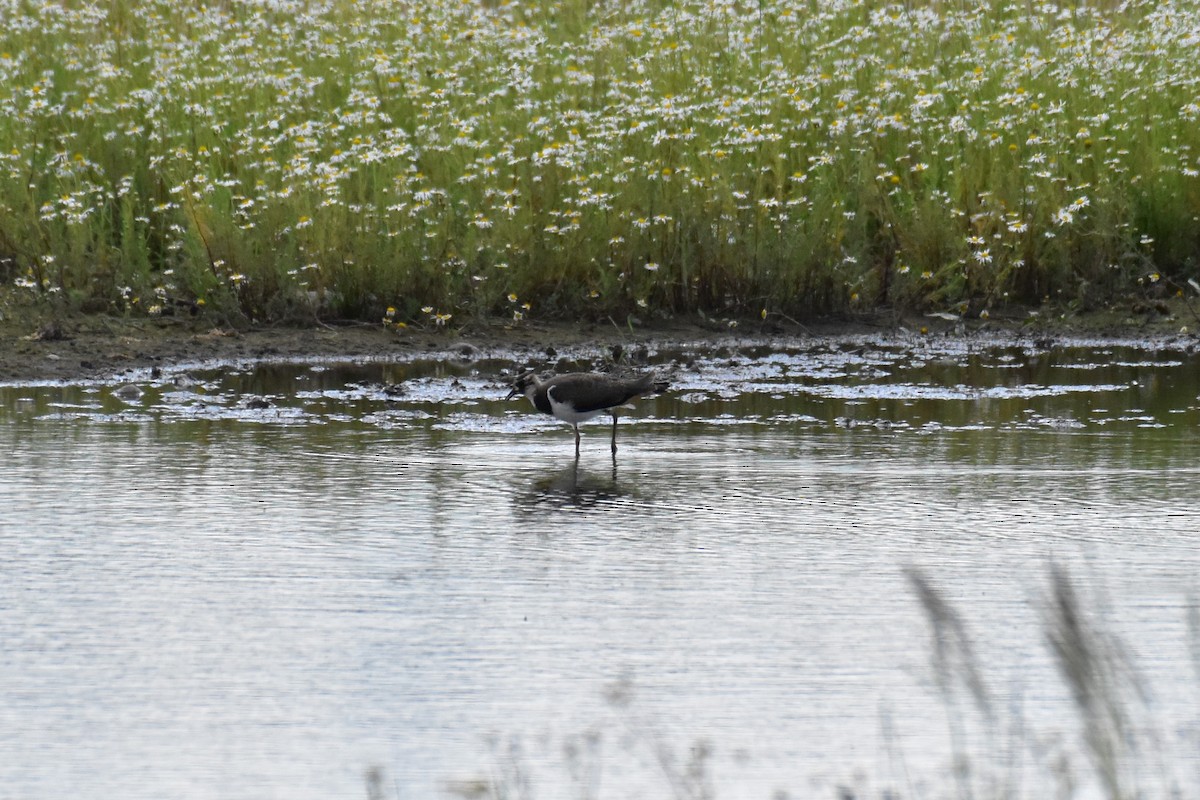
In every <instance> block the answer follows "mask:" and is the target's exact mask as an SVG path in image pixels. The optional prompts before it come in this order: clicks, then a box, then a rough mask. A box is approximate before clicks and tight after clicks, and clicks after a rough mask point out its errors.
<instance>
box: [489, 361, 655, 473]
mask: <svg viewBox="0 0 1200 800" xmlns="http://www.w3.org/2000/svg"><path fill="white" fill-rule="evenodd" d="M668 386H670V381H668V380H666V379H664V378H661V377H659V376H657V375H654V374H651V373H646V374H645V375H635V376H632V377H618V376H615V375H607V374H605V373H602V372H569V373H567V374H565V375H554V376H552V377H550V378H547V379H546V380H540V379H539V378H538V376H537V375H536V374H534V373H533V372H526V373H524V374H522V375H519V376H517V378H516V380H514V381H513V383H512V391H510V392H509V393H508V397H506V398H505V399H506V400H511V399H513V398H514V397H516V396H517V395H519V394H523V395H525V396H526V397H528V398H529V402H531V403H533V407H534V408H536V409H537V410H538V411H541V412H542V413H544V414H551V415H553V416H555V417H557V418H558V419H561V420H562V421H563V422H569V423H571V427H573V428H574V429H575V457H576V458H578V457H579V423H581V422H583V421H585V420H589V419H591V418H592V417H598V416H600V415H601V414H610V415H612V418H613V429H612V451H613V454H614V455H615V454H616V452H617V409H618V408H620V407H622V406H625V405H627V404H628V403H630V402H631V401H633V400H636V399H637V398H639V397H642V396H643V395H647V394H652V393H657V392H664V391H666V390H667V387H668Z"/></svg>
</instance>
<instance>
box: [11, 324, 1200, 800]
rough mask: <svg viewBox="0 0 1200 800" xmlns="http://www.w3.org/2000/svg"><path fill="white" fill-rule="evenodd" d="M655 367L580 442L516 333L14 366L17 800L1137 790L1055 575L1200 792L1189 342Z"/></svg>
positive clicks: (1149, 732) (1146, 720)
mask: <svg viewBox="0 0 1200 800" xmlns="http://www.w3.org/2000/svg"><path fill="white" fill-rule="evenodd" d="M596 355H597V354H596V353H565V354H560V355H559V356H558V358H556V359H555V360H559V359H561V360H562V362H563V363H562V366H564V367H569V366H572V365H576V366H578V365H583V364H585V363H586V362H584V361H583V359H584V358H586V357H591V356H596ZM641 355H643V356H644V361H645V363H646V365H647V368H653V369H656V370H660V371H664V372H670V373H672V375H673V379H674V385H673V387H672V389H671V390H670V391H669V392H668V393H667V394H665V395H663V396H660V397H657V398H650V399H646V400H643V401H640V402H639V404H638V408H637V409H636V410H633V411H630V412H628V413H627V415H626V416H625V417H624V418H623V419H622V420H621V422H620V425H619V429H618V444H619V445H620V451H619V453H618V454H617V455H616V457H615V458H614V457H612V456H611V455H610V453H609V448H608V427H607V424H606V423H605V422H604V419H603V418H602V419H600V420H597V421H596V422H593V423H586V424H584V425H583V426H582V431H583V447H582V454H581V457H580V459H579V461H578V462H576V461H575V459H574V448H573V438H572V435H571V431H570V427H569V426H567V425H564V424H562V423H559V422H557V421H555V420H553V419H550V418H548V417H541V416H538V415H535V414H533V413H531V411H532V409H531V408H530V407H529V406H528V404H527V403H526V402H525V401H524V400H523V399H521V400H519V401H513V402H510V403H506V402H504V401H503V397H504V394H505V392H506V389H507V381H508V380H509V379H510V378H509V377H507V376H509V375H511V374H512V372H513V370H516V369H519V368H520V367H521V366H522V365H521V364H516V363H514V362H513V360H512V357H511V354H504V353H477V354H474V356H473V358H472V359H471V360H469V361H468V360H462V359H459V360H455V359H453V358H443V359H431V360H426V361H409V362H404V363H365V364H317V363H305V364H269V365H258V366H255V365H252V364H226V365H184V366H182V367H179V368H178V369H167V370H164V371H163V372H162V373H161V374H156V375H154V376H151V375H150V374H133V375H129V376H126V378H125V379H124V380H125V381H127V382H128V384H129V385H128V386H124V387H123V386H122V385H121V384H111V385H101V384H97V385H38V386H7V387H0V422H2V424H0V452H3V453H4V468H3V472H2V473H0V552H2V553H3V562H2V566H0V570H2V576H0V797H14V798H16V797H19V798H24V799H25V800H31V799H34V798H62V797H76V798H92V797H94V798H116V797H119V798H123V800H136V799H138V798H212V797H220V798H248V799H249V798H254V799H255V800H260V799H261V798H272V797H279V798H289V800H307V798H313V799H314V800H316V799H318V798H321V799H325V798H343V797H365V796H371V797H400V798H426V797H455V796H498V797H529V798H532V797H541V798H566V797H580V798H598V797H612V798H637V797H645V798H663V797H708V796H714V797H716V798H722V799H724V798H773V797H783V796H789V797H835V796H837V792H838V791H839V789H838V787H843V788H844V789H845V790H846V791H849V792H850V793H851V794H852V795H853V796H857V797H884V796H888V795H887V792H892V793H893V794H892V795H891V796H895V797H904V798H907V797H921V796H937V797H944V796H955V795H958V796H962V795H963V794H965V793H975V794H978V795H981V796H988V795H989V794H990V795H991V796H997V795H998V794H999V792H1000V790H1001V789H1003V788H1004V787H1008V788H1009V789H1012V790H1013V793H1014V794H1016V795H1017V796H1036V797H1049V796H1063V797H1067V796H1077V797H1088V796H1099V795H1098V793H1097V792H1098V786H1099V785H1100V783H1101V777H1100V776H1101V775H1102V774H1103V770H1102V769H1100V768H1099V767H1097V766H1096V762H1095V760H1094V759H1093V758H1092V757H1091V754H1090V752H1089V750H1088V746H1087V743H1086V741H1085V739H1084V738H1083V736H1082V731H1083V729H1084V726H1083V723H1082V719H1081V717H1082V715H1081V713H1080V712H1079V711H1078V710H1077V707H1076V705H1075V698H1076V695H1075V694H1073V692H1072V689H1071V688H1070V687H1069V686H1068V685H1067V684H1066V683H1065V682H1064V681H1063V679H1062V678H1061V677H1060V673H1059V671H1058V667H1057V663H1056V661H1055V656H1054V655H1053V652H1052V650H1051V648H1049V647H1048V646H1047V637H1048V633H1047V619H1048V614H1049V612H1048V609H1049V608H1050V606H1051V604H1050V603H1049V601H1048V598H1049V597H1050V595H1051V588H1052V586H1051V580H1050V566H1049V565H1051V564H1052V563H1053V564H1057V565H1058V566H1059V567H1060V568H1061V569H1062V570H1063V571H1064V572H1065V573H1066V574H1067V575H1069V576H1070V579H1071V582H1072V585H1073V586H1074V588H1075V591H1076V593H1077V597H1078V599H1079V601H1080V605H1081V606H1082V611H1083V613H1084V614H1085V617H1086V621H1087V625H1088V626H1089V628H1088V629H1089V630H1092V631H1093V632H1094V633H1095V636H1096V637H1097V638H1096V641H1099V642H1101V643H1103V644H1104V645H1105V647H1106V648H1107V649H1106V650H1105V652H1107V653H1110V654H1111V658H1109V659H1108V660H1107V661H1106V662H1104V663H1107V664H1108V665H1109V667H1110V669H1109V672H1108V673H1105V674H1107V675H1108V678H1107V679H1105V680H1106V681H1107V683H1106V684H1105V685H1107V686H1109V688H1110V689H1111V694H1112V696H1113V697H1114V698H1115V699H1114V702H1115V703H1119V704H1120V706H1121V709H1122V711H1121V714H1122V716H1121V719H1122V720H1123V722H1122V723H1121V725H1122V728H1121V730H1122V737H1123V738H1124V739H1125V740H1127V741H1128V746H1127V750H1126V751H1122V752H1124V755H1122V756H1121V757H1120V759H1119V765H1118V770H1117V771H1118V772H1119V777H1120V780H1121V781H1122V785H1123V786H1127V787H1133V788H1136V789H1139V790H1141V791H1143V792H1144V793H1146V794H1147V796H1166V795H1167V793H1168V792H1169V791H1170V790H1171V789H1172V788H1173V787H1178V788H1180V790H1181V791H1182V793H1183V794H1184V795H1185V796H1187V795H1195V794H1197V793H1198V792H1200V761H1198V759H1197V753H1200V748H1198V747H1197V745H1198V744H1200V702H1198V701H1200V680H1197V677H1196V672H1195V667H1196V664H1197V661H1196V659H1195V658H1194V655H1195V654H1196V653H1197V652H1200V648H1198V647H1197V638H1196V636H1195V635H1194V631H1193V627H1194V626H1193V625H1190V624H1189V614H1190V613H1191V612H1190V609H1192V605H1193V601H1194V599H1195V593H1196V584H1197V580H1196V576H1197V567H1198V566H1200V540H1198V538H1197V533H1198V531H1200V506H1198V504H1197V486H1200V481H1198V478H1200V399H1198V396H1200V356H1198V355H1197V353H1196V352H1195V349H1194V347H1192V345H1191V344H1190V343H1189V342H1186V341H1180V342H1179V343H1178V345H1177V346H1166V347H1157V348H1155V349H1152V350H1151V349H1139V348H1136V347H1133V346H1130V345H1128V344H1121V343H1111V342H1075V343H1070V346H1052V345H1050V344H1049V343H1045V342H1043V343H1040V344H1034V343H1032V342H1020V341H1004V342H989V341H969V340H957V341H956V340H949V341H942V340H937V341H934V340H925V339H918V338H913V339H890V340H885V339H871V338H861V339H846V340H802V341H790V342H782V343H775V344H774V345H772V346H768V345H767V344H753V343H751V344H746V343H742V344H737V345H730V346H729V347H724V348H717V349H711V348H710V349H707V350H690V349H687V348H681V349H679V350H674V351H666V350H663V351H654V350H651V351H649V352H647V353H645V354H641ZM909 568H911V569H915V570H918V571H919V573H920V574H921V575H923V576H924V578H925V580H926V581H927V583H928V585H929V586H931V587H933V588H934V589H935V590H936V597H938V598H940V599H941V601H943V602H944V603H945V604H947V606H948V607H949V608H950V611H949V612H946V613H948V614H949V617H948V618H949V619H950V620H951V622H952V624H951V625H950V629H951V630H952V632H954V636H947V635H946V634H945V630H946V627H945V626H943V627H941V628H938V630H942V631H943V636H942V638H941V640H940V641H941V642H942V645H943V646H942V648H940V649H939V648H938V647H935V641H939V640H936V639H935V637H934V636H933V630H934V627H933V625H932V624H931V617H930V614H929V613H928V611H929V606H928V604H925V605H923V604H922V602H921V601H920V600H919V598H918V596H917V594H916V593H915V592H914V591H913V584H912V582H911V581H910V578H909V577H908V575H907V574H906V569H909ZM935 616H936V614H935ZM1193 616H1194V615H1193ZM944 621H945V618H944V619H943V622H944ZM955 625H961V628H956V627H954V626H955ZM948 638H953V639H955V640H956V641H958V642H959V644H958V645H957V646H956V647H948V646H947V645H946V642H947V639H948ZM951 651H953V652H951ZM938 653H941V654H942V655H943V656H946V654H947V653H950V654H951V656H953V657H947V658H944V659H943V661H938V660H937V658H936V655H937V654H938ZM954 653H957V655H956V656H955V655H954ZM951 662H953V663H951ZM961 662H971V663H961ZM939 664H944V665H946V669H944V670H942V669H939V668H938V666H939ZM972 674H977V675H978V678H979V680H980V681H981V685H982V691H984V692H986V695H985V696H984V697H985V699H984V702H977V701H976V700H974V699H972V694H971V692H970V691H968V690H969V688H970V686H971V685H972V684H971V682H970V681H969V680H967V679H966V678H965V677H964V676H969V675H972ZM1102 682H1103V681H1102ZM956 763H957V764H958V765H959V767H960V768H959V769H958V770H957V771H956V769H955V764H956ZM1047 787H1052V789H1053V791H1052V792H1047V791H1046V789H1047ZM1071 787H1075V788H1074V792H1075V793H1074V794H1072V793H1071V791H1072V789H1071ZM488 792H491V795H489V794H488Z"/></svg>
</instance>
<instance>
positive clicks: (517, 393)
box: [504, 386, 521, 400]
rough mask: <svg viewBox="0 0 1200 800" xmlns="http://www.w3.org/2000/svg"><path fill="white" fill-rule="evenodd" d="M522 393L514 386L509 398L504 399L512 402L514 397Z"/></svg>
mask: <svg viewBox="0 0 1200 800" xmlns="http://www.w3.org/2000/svg"><path fill="white" fill-rule="evenodd" d="M520 393H521V390H520V389H518V388H517V387H515V386H514V387H512V389H510V390H509V392H508V397H505V398H504V399H505V400H512V399H513V398H514V397H516V396H517V395H519V394H520Z"/></svg>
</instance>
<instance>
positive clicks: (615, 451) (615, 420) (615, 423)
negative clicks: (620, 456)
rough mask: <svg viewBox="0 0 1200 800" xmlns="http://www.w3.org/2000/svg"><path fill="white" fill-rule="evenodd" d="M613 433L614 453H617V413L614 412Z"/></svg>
mask: <svg viewBox="0 0 1200 800" xmlns="http://www.w3.org/2000/svg"><path fill="white" fill-rule="evenodd" d="M612 418H613V435H612V451H613V455H614V456H615V455H616V454H617V415H616V414H613V415H612Z"/></svg>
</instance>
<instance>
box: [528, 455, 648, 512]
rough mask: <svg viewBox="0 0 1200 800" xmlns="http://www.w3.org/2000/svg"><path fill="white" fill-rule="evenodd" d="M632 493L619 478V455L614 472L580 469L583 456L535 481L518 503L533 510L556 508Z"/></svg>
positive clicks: (583, 505) (596, 502) (581, 505)
mask: <svg viewBox="0 0 1200 800" xmlns="http://www.w3.org/2000/svg"><path fill="white" fill-rule="evenodd" d="M627 494H629V492H628V490H626V489H625V488H624V487H622V486H621V485H620V484H619V483H618V482H617V459H616V457H615V456H614V457H613V462H612V471H611V472H604V473H598V472H589V471H588V470H585V469H580V467H579V459H574V460H573V461H572V462H571V464H570V466H568V467H566V468H565V469H562V470H560V471H558V472H556V473H554V474H552V475H549V476H542V477H540V478H538V479H537V480H536V481H534V482H533V483H532V484H531V485H530V487H529V490H528V491H527V492H525V493H523V494H522V496H521V497H520V498H519V500H518V503H519V504H520V505H521V506H523V507H526V508H528V509H530V510H532V509H535V508H545V507H546V506H552V507H555V508H596V507H598V506H603V505H605V504H607V503H611V502H613V501H615V500H618V499H620V498H621V497H624V496H625V495H627Z"/></svg>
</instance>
